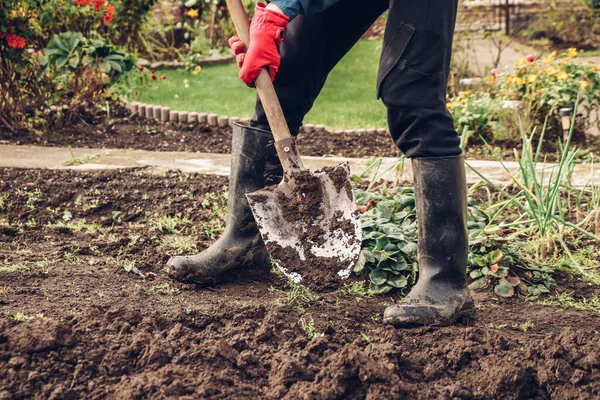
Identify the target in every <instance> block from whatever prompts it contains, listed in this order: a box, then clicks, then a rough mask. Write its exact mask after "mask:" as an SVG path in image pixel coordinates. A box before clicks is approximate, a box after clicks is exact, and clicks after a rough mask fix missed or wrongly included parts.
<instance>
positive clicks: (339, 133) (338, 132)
mask: <svg viewBox="0 0 600 400" xmlns="http://www.w3.org/2000/svg"><path fill="white" fill-rule="evenodd" d="M333 133H334V134H336V135H341V134H343V133H344V131H343V130H341V129H336V130H335V131H333Z"/></svg>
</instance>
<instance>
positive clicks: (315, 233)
mask: <svg viewBox="0 0 600 400" xmlns="http://www.w3.org/2000/svg"><path fill="white" fill-rule="evenodd" d="M246 197H247V198H248V202H249V204H250V207H251V209H252V212H253V214H254V217H255V219H256V222H257V224H258V227H259V229H260V232H261V236H262V239H263V241H264V242H265V245H266V247H267V250H268V251H269V254H270V256H271V258H272V260H273V261H274V262H275V264H276V266H277V267H278V268H279V270H281V272H282V273H283V274H284V275H285V276H286V277H288V278H289V279H291V280H292V281H294V282H296V283H299V284H302V285H304V286H306V287H309V288H310V289H314V290H333V289H336V288H338V287H339V286H340V285H341V283H342V281H343V280H344V279H346V278H348V277H349V276H350V273H351V272H352V268H353V267H354V264H355V263H356V261H357V260H358V256H359V253H360V249H361V239H362V238H361V236H362V235H361V228H360V223H359V219H358V211H357V208H356V203H355V199H354V193H353V191H352V183H351V180H350V168H349V166H348V164H347V163H344V164H340V165H338V166H336V167H326V168H324V169H323V170H321V171H316V172H311V171H307V170H303V171H300V172H294V173H293V174H292V175H291V176H287V175H286V177H285V179H284V181H283V182H282V183H281V184H279V185H277V186H271V187H268V188H265V189H262V190H259V191H256V192H253V193H248V194H247V195H246Z"/></svg>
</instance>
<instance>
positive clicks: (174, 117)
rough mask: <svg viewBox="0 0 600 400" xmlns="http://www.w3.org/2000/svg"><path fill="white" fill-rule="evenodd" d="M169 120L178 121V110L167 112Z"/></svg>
mask: <svg viewBox="0 0 600 400" xmlns="http://www.w3.org/2000/svg"><path fill="white" fill-rule="evenodd" d="M169 120H170V121H171V122H177V121H179V112H177V111H170V112H169Z"/></svg>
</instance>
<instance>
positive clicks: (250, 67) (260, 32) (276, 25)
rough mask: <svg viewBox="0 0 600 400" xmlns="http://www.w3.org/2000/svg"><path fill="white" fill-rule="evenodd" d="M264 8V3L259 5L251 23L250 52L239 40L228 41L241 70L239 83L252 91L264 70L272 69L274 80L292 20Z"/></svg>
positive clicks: (234, 38)
mask: <svg viewBox="0 0 600 400" xmlns="http://www.w3.org/2000/svg"><path fill="white" fill-rule="evenodd" d="M265 7H266V5H265V4H264V3H258V4H256V9H255V10H254V16H253V17H252V21H251V22H250V46H249V48H248V51H247V52H246V46H244V43H242V41H241V40H240V38H239V37H237V36H234V37H232V38H230V39H229V46H230V47H231V49H232V50H233V54H234V55H235V58H236V60H237V64H238V66H239V67H240V79H241V80H242V81H243V82H244V83H245V84H246V85H248V86H250V87H254V80H255V79H256V78H257V77H258V74H260V71H261V70H262V69H263V68H264V67H268V68H269V75H270V76H271V80H273V79H275V75H276V74H277V71H278V70H279V62H280V60H281V57H280V55H279V45H280V44H281V42H282V41H283V37H284V36H285V27H286V26H287V24H288V22H289V20H290V19H289V18H288V17H287V16H285V15H284V14H280V13H278V12H276V11H272V10H268V9H266V8H265Z"/></svg>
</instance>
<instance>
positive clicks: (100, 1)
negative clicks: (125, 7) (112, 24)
mask: <svg viewBox="0 0 600 400" xmlns="http://www.w3.org/2000/svg"><path fill="white" fill-rule="evenodd" d="M103 4H104V0H95V1H94V10H96V11H100V9H101V8H102V5H103Z"/></svg>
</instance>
